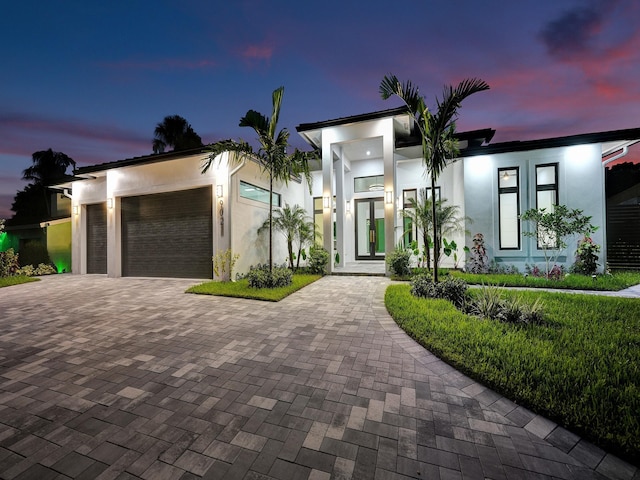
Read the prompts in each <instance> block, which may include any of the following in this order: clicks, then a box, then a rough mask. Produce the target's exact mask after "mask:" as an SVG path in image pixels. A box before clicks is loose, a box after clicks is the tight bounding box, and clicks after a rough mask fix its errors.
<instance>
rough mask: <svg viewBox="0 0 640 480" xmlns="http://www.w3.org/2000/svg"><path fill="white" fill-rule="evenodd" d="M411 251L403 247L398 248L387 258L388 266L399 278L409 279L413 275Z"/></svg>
mask: <svg viewBox="0 0 640 480" xmlns="http://www.w3.org/2000/svg"><path fill="white" fill-rule="evenodd" d="M410 262H411V251H410V250H405V249H404V248H402V247H397V248H396V249H395V250H394V251H393V252H391V253H390V254H389V255H388V256H387V265H389V269H390V270H391V271H392V272H393V273H395V274H396V275H398V276H399V277H407V276H409V275H411V267H410Z"/></svg>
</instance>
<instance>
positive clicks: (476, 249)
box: [467, 233, 489, 273]
mask: <svg viewBox="0 0 640 480" xmlns="http://www.w3.org/2000/svg"><path fill="white" fill-rule="evenodd" d="M471 242H472V243H473V246H472V247H471V259H470V260H469V263H468V264H467V268H468V269H469V271H470V272H471V273H487V272H488V271H489V257H488V256H487V247H486V246H485V244H484V235H483V234H481V233H476V234H475V235H474V236H473V238H472V239H471Z"/></svg>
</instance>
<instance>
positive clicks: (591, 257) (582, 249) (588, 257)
mask: <svg viewBox="0 0 640 480" xmlns="http://www.w3.org/2000/svg"><path fill="white" fill-rule="evenodd" d="M599 251H600V245H598V244H597V243H594V241H593V239H592V238H591V237H584V238H583V239H582V240H580V242H579V243H578V249H577V250H576V261H575V263H574V264H573V266H572V267H571V271H572V272H574V273H580V274H582V275H594V274H595V273H596V271H597V270H598V252H599Z"/></svg>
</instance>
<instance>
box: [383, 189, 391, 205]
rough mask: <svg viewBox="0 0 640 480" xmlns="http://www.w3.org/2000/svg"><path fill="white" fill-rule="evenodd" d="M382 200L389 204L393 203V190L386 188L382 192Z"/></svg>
mask: <svg viewBox="0 0 640 480" xmlns="http://www.w3.org/2000/svg"><path fill="white" fill-rule="evenodd" d="M384 201H385V203H386V204H387V205H391V204H392V203H393V190H387V191H386V192H384Z"/></svg>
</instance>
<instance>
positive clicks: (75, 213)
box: [73, 205, 78, 216]
mask: <svg viewBox="0 0 640 480" xmlns="http://www.w3.org/2000/svg"><path fill="white" fill-rule="evenodd" d="M73 214H74V215H76V216H77V215H78V205H74V206H73Z"/></svg>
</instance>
